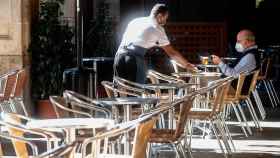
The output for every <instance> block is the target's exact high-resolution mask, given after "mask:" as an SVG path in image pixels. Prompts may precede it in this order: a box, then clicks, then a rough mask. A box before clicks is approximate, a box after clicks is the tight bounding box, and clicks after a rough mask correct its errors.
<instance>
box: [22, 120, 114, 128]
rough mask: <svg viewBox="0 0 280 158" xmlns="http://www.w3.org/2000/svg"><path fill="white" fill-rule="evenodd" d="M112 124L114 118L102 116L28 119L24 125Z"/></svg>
mask: <svg viewBox="0 0 280 158" xmlns="http://www.w3.org/2000/svg"><path fill="white" fill-rule="evenodd" d="M113 125H114V120H112V119H104V118H58V119H40V120H32V121H29V122H28V123H27V124H26V126H27V127H28V128H30V129H34V128H75V129H78V128H104V127H111V126H113Z"/></svg>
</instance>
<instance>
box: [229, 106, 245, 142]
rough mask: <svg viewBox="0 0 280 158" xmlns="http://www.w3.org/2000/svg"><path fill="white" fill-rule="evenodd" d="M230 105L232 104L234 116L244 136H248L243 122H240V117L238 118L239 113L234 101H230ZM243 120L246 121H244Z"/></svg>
mask: <svg viewBox="0 0 280 158" xmlns="http://www.w3.org/2000/svg"><path fill="white" fill-rule="evenodd" d="M231 105H232V108H233V110H234V113H235V115H236V118H237V120H238V122H239V124H240V125H241V129H242V131H243V133H244V135H245V136H246V137H248V134H247V132H246V130H245V127H244V124H243V122H242V120H241V118H240V115H239V113H238V111H237V109H236V107H235V105H234V103H231ZM245 122H247V121H245Z"/></svg>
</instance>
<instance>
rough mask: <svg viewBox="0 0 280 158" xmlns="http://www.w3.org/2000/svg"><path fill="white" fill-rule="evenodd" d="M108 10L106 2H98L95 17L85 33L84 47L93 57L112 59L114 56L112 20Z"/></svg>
mask: <svg viewBox="0 0 280 158" xmlns="http://www.w3.org/2000/svg"><path fill="white" fill-rule="evenodd" d="M109 9H110V6H109V4H108V3H107V2H106V0H104V1H101V2H99V4H98V12H97V17H96V19H95V20H94V21H93V22H92V24H91V29H90V30H89V31H88V33H87V37H86V39H87V40H86V43H85V44H86V45H85V47H86V49H87V51H88V52H92V53H93V54H92V55H93V56H95V57H112V56H113V55H114V51H115V50H114V48H115V41H114V39H115V38H114V36H113V19H112V17H111V16H110V13H109Z"/></svg>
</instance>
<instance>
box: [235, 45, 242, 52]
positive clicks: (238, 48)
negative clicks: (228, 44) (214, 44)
mask: <svg viewBox="0 0 280 158" xmlns="http://www.w3.org/2000/svg"><path fill="white" fill-rule="evenodd" d="M235 49H236V51H237V52H240V53H242V52H243V51H244V47H243V46H242V44H240V43H236V44H235Z"/></svg>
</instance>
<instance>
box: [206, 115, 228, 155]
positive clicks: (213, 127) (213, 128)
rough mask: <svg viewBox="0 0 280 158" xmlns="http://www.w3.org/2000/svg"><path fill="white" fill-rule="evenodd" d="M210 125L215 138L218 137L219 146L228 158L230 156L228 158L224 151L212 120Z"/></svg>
mask: <svg viewBox="0 0 280 158" xmlns="http://www.w3.org/2000/svg"><path fill="white" fill-rule="evenodd" d="M210 124H211V127H212V130H213V132H214V134H215V136H216V139H217V141H218V144H219V146H220V148H221V151H222V152H223V154H224V156H225V158H227V157H228V156H227V154H226V153H225V150H224V148H223V146H222V143H221V141H220V138H219V136H218V133H217V130H216V129H215V125H214V123H213V121H212V120H210Z"/></svg>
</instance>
